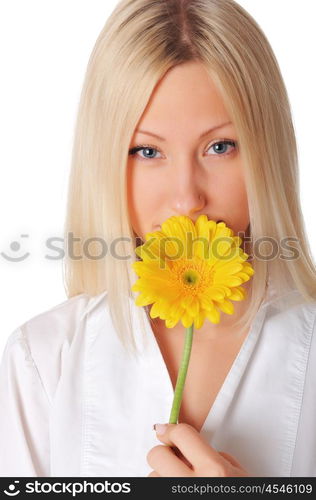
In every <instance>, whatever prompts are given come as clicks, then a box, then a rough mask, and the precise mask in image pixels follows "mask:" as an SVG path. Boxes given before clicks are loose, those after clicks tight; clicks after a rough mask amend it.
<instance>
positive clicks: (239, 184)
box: [127, 61, 249, 240]
mask: <svg viewBox="0 0 316 500" xmlns="http://www.w3.org/2000/svg"><path fill="white" fill-rule="evenodd" d="M212 129H213V130H212ZM137 150H138V151H137ZM127 189H128V207H129V214H130V217H131V223H132V227H133V229H134V232H135V233H136V234H137V235H138V236H140V237H141V238H142V239H143V240H145V234H146V233H149V232H152V231H156V230H159V229H160V225H161V224H162V222H163V221H164V220H165V219H167V218H168V217H171V216H172V215H187V216H189V217H190V218H191V219H192V220H193V221H194V222H195V221H196V219H197V218H198V216H199V215H201V214H205V215H207V216H208V218H209V219H213V220H215V221H219V220H222V221H224V222H225V223H226V224H227V226H229V227H230V228H231V229H233V231H234V233H235V234H237V233H238V232H246V229H247V226H248V224H249V212H248V203H247V194H246V189H245V182H244V175H243V168H242V163H241V158H240V152H239V150H238V142H237V133H236V130H235V128H234V126H233V124H232V123H230V117H229V116H228V114H227V111H226V109H225V107H224V103H223V100H222V98H221V96H220V95H219V93H218V91H217V89H216V88H215V85H214V83H213V82H212V80H211V79H210V77H209V76H208V74H207V73H206V70H205V69H204V67H203V66H202V64H201V63H198V62H195V61H194V62H188V63H183V64H181V65H178V66H176V67H174V68H172V69H170V70H169V71H168V72H167V73H166V75H165V76H164V77H163V79H162V80H161V81H160V82H159V83H158V85H157V86H156V88H155V89H154V91H153V93H152V95H151V98H150V100H149V102H148V105H147V107H146V109H145V111H144V113H143V115H142V117H141V119H140V121H139V123H138V125H137V127H136V130H135V131H134V135H133V138H132V142H131V144H130V151H129V157H128V167H127Z"/></svg>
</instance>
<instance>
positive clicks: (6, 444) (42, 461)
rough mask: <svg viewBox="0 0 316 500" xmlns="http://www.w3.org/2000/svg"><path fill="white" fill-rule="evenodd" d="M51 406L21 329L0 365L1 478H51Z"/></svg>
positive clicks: (9, 343) (8, 347)
mask: <svg viewBox="0 0 316 500" xmlns="http://www.w3.org/2000/svg"><path fill="white" fill-rule="evenodd" d="M50 405H51V403H50V400H49V397H48V395H47V392H46V390H45V387H44V385H43V382H42V379H41V376H40V373H39V371H38V368H37V366H36V364H35V362H34V359H33V358H32V356H31V351H30V348H29V345H28V342H27V338H26V336H25V335H24V333H23V328H22V327H19V328H17V329H16V330H15V331H14V332H13V333H12V334H11V335H10V336H9V338H8V340H7V343H6V345H5V348H4V352H3V355H2V358H1V363H0V476H6V477H8V476H21V477H23V476H24V477H25V476H44V477H45V476H46V477H47V476H50V447H49V412H50Z"/></svg>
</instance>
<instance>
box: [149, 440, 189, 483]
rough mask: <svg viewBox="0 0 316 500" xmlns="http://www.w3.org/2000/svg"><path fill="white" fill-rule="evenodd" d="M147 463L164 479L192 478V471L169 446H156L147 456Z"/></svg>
mask: <svg viewBox="0 0 316 500" xmlns="http://www.w3.org/2000/svg"><path fill="white" fill-rule="evenodd" d="M147 462H148V464H149V465H150V467H152V468H153V469H154V470H155V471H157V473H158V474H159V475H160V476H162V477H188V476H192V470H191V469H190V468H189V467H187V466H186V465H185V464H184V463H183V462H182V460H180V458H178V457H177V456H176V455H175V453H174V452H173V450H172V449H171V448H170V447H169V446H164V445H158V446H154V448H152V449H151V450H150V451H149V453H148V455H147Z"/></svg>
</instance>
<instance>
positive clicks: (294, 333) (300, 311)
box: [264, 289, 316, 345]
mask: <svg viewBox="0 0 316 500" xmlns="http://www.w3.org/2000/svg"><path fill="white" fill-rule="evenodd" d="M264 307H266V314H265V321H264V324H265V330H266V332H270V334H271V335H277V336H278V337H281V336H283V337H286V338H291V339H293V340H294V339H296V340H297V341H298V342H303V343H306V344H308V345H310V344H311V342H313V343H315V342H316V339H315V337H316V300H306V299H305V298H304V297H303V296H302V295H301V294H300V292H299V291H298V290H296V289H295V290H291V291H289V292H287V293H285V294H284V295H282V296H280V297H276V298H274V299H273V300H271V301H270V302H268V303H267V304H265V306H264Z"/></svg>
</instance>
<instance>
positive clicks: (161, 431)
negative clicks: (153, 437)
mask: <svg viewBox="0 0 316 500" xmlns="http://www.w3.org/2000/svg"><path fill="white" fill-rule="evenodd" d="M154 429H155V431H156V434H159V436H160V435H162V434H164V433H165V432H166V430H167V424H155V425H154Z"/></svg>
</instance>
